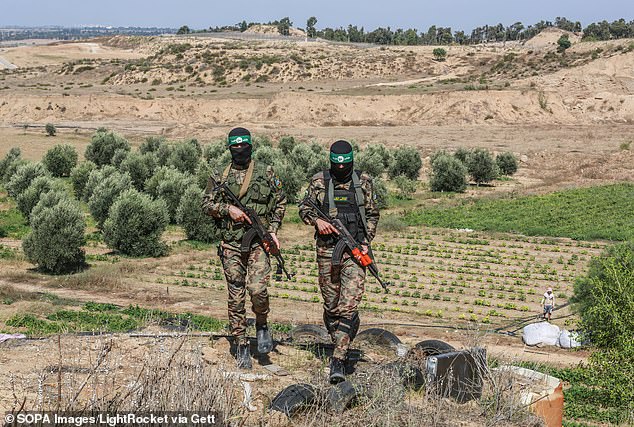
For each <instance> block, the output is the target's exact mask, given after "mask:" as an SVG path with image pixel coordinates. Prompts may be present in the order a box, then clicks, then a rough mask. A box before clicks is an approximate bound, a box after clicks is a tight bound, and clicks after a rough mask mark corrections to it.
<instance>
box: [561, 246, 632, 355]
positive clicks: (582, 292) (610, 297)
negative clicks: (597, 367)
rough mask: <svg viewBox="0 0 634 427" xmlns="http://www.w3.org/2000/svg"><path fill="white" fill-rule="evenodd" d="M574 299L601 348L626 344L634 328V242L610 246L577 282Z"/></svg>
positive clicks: (593, 337) (592, 336) (594, 340)
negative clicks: (625, 340) (624, 341)
mask: <svg viewBox="0 0 634 427" xmlns="http://www.w3.org/2000/svg"><path fill="white" fill-rule="evenodd" d="M572 302H573V306H574V308H575V310H576V311H577V312H578V313H579V316H580V317H581V327H582V329H583V330H584V331H586V333H587V334H588V335H589V338H591V340H592V342H593V343H594V344H595V345H597V346H599V347H605V348H608V347H615V346H619V345H623V344H624V343H623V340H624V339H628V337H629V339H630V340H631V337H632V331H633V330H634V242H628V243H623V244H620V245H616V246H612V247H610V248H609V249H608V250H607V252H606V253H605V254H603V255H602V256H601V257H599V258H595V259H593V260H592V261H591V263H590V269H589V272H588V274H587V276H586V277H584V278H581V279H579V280H577V281H576V283H575V286H574V294H573V297H572Z"/></svg>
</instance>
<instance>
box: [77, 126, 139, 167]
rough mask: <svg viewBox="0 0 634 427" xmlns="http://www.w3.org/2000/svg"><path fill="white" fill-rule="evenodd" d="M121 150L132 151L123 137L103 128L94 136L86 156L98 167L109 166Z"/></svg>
mask: <svg viewBox="0 0 634 427" xmlns="http://www.w3.org/2000/svg"><path fill="white" fill-rule="evenodd" d="M119 149H122V150H125V151H130V143H129V142H128V141H127V140H126V139H125V138H123V137H122V136H119V135H117V134H116V133H114V132H108V131H106V130H105V129H103V128H102V129H99V130H97V132H96V133H95V134H94V135H93V137H92V140H91V141H90V144H89V145H88V147H87V148H86V153H85V154H84V156H85V157H86V160H90V161H91V162H94V163H95V164H96V165H98V166H103V165H109V164H111V163H112V158H113V157H114V153H115V152H116V151H117V150H119Z"/></svg>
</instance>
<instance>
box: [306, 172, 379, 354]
mask: <svg viewBox="0 0 634 427" xmlns="http://www.w3.org/2000/svg"><path fill="white" fill-rule="evenodd" d="M355 173H356V172H355ZM334 184H335V186H334V188H335V191H337V190H349V191H353V192H354V189H352V188H351V187H352V181H349V182H347V183H345V184H341V183H337V182H336V181H335V182H334ZM360 184H361V189H362V192H363V195H364V205H365V210H366V221H367V233H363V235H364V236H363V238H362V239H361V242H362V243H363V244H366V245H367V244H369V243H370V242H371V241H372V239H373V238H374V236H375V234H376V227H377V224H378V222H379V208H378V205H377V200H376V194H375V193H374V191H373V189H372V179H371V178H370V176H369V175H367V174H365V173H362V174H361V175H360ZM307 197H310V198H311V199H313V200H314V201H315V202H316V203H317V204H318V205H320V206H323V205H324V198H325V197H326V180H325V177H324V172H319V173H317V174H315V175H314V176H313V177H312V179H311V182H310V184H309V186H308V190H307ZM299 215H300V217H301V218H302V220H303V221H304V222H305V223H306V224H309V225H313V226H315V225H316V220H317V215H316V214H315V212H314V210H313V209H312V208H310V207H307V206H304V205H302V206H301V207H300V210H299ZM359 226H360V227H362V225H361V224H359ZM315 236H316V239H317V242H316V243H317V245H316V246H317V265H318V267H319V287H320V288H321V294H322V297H323V299H324V323H325V325H326V328H327V329H328V332H329V333H330V336H331V337H332V340H333V343H334V344H335V351H334V354H333V356H334V357H336V358H339V359H345V357H346V353H347V351H348V348H349V346H350V343H351V342H352V340H353V339H354V337H355V335H356V333H357V331H358V329H359V313H358V307H359V303H360V302H361V297H362V296H363V292H364V281H365V268H364V267H361V266H359V265H358V264H357V263H356V262H355V261H354V260H353V259H352V258H351V257H350V254H349V253H347V252H344V256H343V260H344V261H343V264H342V268H341V275H340V279H339V281H338V282H334V283H333V281H332V280H331V279H332V276H331V266H332V252H333V249H334V247H335V244H336V241H337V240H336V238H333V237H332V236H329V235H326V236H322V235H319V234H318V233H316V234H315Z"/></svg>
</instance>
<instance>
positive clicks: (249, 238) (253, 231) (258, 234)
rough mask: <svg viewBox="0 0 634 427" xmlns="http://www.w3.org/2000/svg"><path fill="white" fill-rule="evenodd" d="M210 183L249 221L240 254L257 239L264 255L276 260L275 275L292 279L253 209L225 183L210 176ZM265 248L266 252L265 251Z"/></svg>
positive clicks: (280, 255)
mask: <svg viewBox="0 0 634 427" xmlns="http://www.w3.org/2000/svg"><path fill="white" fill-rule="evenodd" d="M211 183H212V185H213V186H214V190H216V191H221V192H222V193H223V194H224V196H225V197H226V198H227V199H229V201H230V202H231V204H232V205H234V206H235V207H237V208H238V209H240V210H241V211H242V212H244V213H245V214H246V215H247V216H248V217H249V219H250V220H251V224H245V225H247V226H250V228H249V231H247V232H246V233H245V234H244V237H243V238H242V243H241V245H240V246H241V247H240V250H241V252H242V253H246V252H249V250H250V249H251V244H252V243H253V240H254V239H255V238H258V239H259V241H260V245H262V248H263V249H264V250H265V251H266V253H268V254H269V255H273V256H274V257H275V259H276V260H277V273H276V274H281V273H282V272H284V274H286V278H287V279H288V280H291V279H293V274H291V273H289V272H288V271H287V270H286V267H285V265H284V258H282V253H281V252H280V248H279V246H277V244H276V243H275V241H274V240H273V237H272V236H271V233H269V232H268V231H266V228H265V227H264V224H262V220H260V217H259V216H258V214H257V213H256V212H255V211H254V210H253V208H250V207H248V206H245V205H243V204H242V202H241V201H240V199H239V198H238V197H237V196H236V195H235V194H234V193H233V191H231V189H229V186H227V183H226V182H223V183H222V184H218V182H217V181H216V180H215V179H214V177H213V176H212V177H211ZM267 247H268V250H267V249H266V248H267Z"/></svg>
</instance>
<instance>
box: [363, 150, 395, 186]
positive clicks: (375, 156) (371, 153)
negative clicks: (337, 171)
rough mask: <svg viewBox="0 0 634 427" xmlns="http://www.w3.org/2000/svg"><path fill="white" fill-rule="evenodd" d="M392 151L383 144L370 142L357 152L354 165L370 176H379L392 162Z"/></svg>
mask: <svg viewBox="0 0 634 427" xmlns="http://www.w3.org/2000/svg"><path fill="white" fill-rule="evenodd" d="M392 160H393V159H392V153H390V150H388V149H387V147H385V145H383V144H370V145H368V146H367V148H366V149H365V150H363V151H361V152H360V153H358V155H357V158H356V159H355V167H356V168H357V169H359V170H362V171H363V172H367V173H368V174H370V175H371V176H372V177H376V178H380V177H381V176H383V174H384V173H385V171H387V170H388V169H389V167H390V166H391V164H392Z"/></svg>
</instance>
